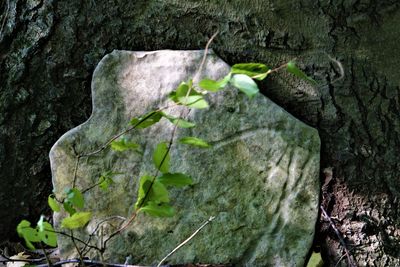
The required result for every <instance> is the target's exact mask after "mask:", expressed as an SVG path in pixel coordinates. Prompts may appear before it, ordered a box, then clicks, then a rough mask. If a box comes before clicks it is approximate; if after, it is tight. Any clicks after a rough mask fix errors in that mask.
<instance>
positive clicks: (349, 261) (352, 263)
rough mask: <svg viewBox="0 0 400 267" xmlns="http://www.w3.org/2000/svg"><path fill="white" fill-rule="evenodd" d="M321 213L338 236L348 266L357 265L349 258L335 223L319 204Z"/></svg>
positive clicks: (349, 255) (354, 266)
mask: <svg viewBox="0 0 400 267" xmlns="http://www.w3.org/2000/svg"><path fill="white" fill-rule="evenodd" d="M320 208H321V211H322V214H323V215H324V217H325V218H326V219H327V220H328V221H329V224H330V226H331V227H332V229H333V231H334V232H335V234H336V236H337V237H338V238H339V242H340V244H341V245H342V247H343V249H344V252H345V253H346V256H347V262H348V264H349V266H350V267H356V266H357V265H356V264H355V263H354V262H353V260H352V258H351V254H350V251H349V250H348V248H347V245H346V242H345V241H344V239H343V237H342V235H341V234H340V232H339V230H338V229H337V227H336V225H335V223H334V222H333V221H332V219H331V217H330V216H329V215H328V213H327V212H326V211H325V209H324V207H323V206H322V205H321V206H320Z"/></svg>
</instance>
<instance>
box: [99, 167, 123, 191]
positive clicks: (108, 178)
mask: <svg viewBox="0 0 400 267" xmlns="http://www.w3.org/2000/svg"><path fill="white" fill-rule="evenodd" d="M116 174H120V173H113V172H111V171H107V172H105V173H103V174H102V175H101V176H100V177H99V187H100V189H101V190H104V191H105V190H107V189H108V188H109V187H110V186H111V185H112V184H113V183H114V180H113V179H112V177H113V176H114V175H116Z"/></svg>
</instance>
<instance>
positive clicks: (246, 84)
mask: <svg viewBox="0 0 400 267" xmlns="http://www.w3.org/2000/svg"><path fill="white" fill-rule="evenodd" d="M230 83H231V84H232V85H233V86H234V87H236V88H237V89H239V90H240V91H242V92H243V93H245V94H246V95H247V96H248V97H250V98H251V97H253V96H255V95H256V94H257V93H258V91H259V90H258V86H257V84H256V83H255V82H254V81H253V80H252V79H251V78H250V77H249V76H247V75H245V74H235V75H233V77H232V79H231V81H230Z"/></svg>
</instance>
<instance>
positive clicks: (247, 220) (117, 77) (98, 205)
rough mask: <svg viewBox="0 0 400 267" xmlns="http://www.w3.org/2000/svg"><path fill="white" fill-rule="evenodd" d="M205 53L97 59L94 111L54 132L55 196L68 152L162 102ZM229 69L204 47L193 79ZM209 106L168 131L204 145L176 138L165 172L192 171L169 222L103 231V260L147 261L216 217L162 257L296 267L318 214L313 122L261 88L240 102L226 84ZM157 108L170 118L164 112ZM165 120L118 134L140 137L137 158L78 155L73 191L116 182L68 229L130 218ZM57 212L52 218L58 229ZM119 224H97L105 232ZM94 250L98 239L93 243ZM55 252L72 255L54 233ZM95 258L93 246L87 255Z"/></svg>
mask: <svg viewBox="0 0 400 267" xmlns="http://www.w3.org/2000/svg"><path fill="white" fill-rule="evenodd" d="M203 53H204V51H168V50H164V51H155V52H129V51H114V52H112V53H111V54H109V55H107V56H105V57H104V58H103V59H102V61H101V62H100V63H99V65H98V66H97V68H96V70H95V72H94V75H93V80H92V97H93V113H92V116H91V117H90V118H89V120H88V121H87V122H85V123H84V124H82V125H80V126H78V127H77V128H74V129H72V130H70V131H69V132H67V133H66V134H65V135H63V136H62V137H61V138H60V139H59V140H58V141H57V143H56V144H55V145H54V147H53V148H52V150H51V152H50V158H51V165H52V174H53V184H54V187H55V191H56V195H58V197H60V198H61V197H62V193H63V191H64V188H66V187H71V186H72V183H73V177H74V166H75V163H76V154H85V153H88V152H91V151H94V150H96V149H97V148H99V147H101V145H103V144H104V143H106V142H107V140H109V139H110V138H111V137H112V136H114V135H116V134H117V133H119V132H121V131H123V130H124V129H126V128H127V127H128V126H127V124H128V122H129V120H130V118H132V117H137V116H140V115H143V114H145V113H147V112H149V111H151V110H153V109H155V108H157V107H164V106H167V105H168V104H170V101H169V100H168V94H169V93H170V92H171V90H173V89H175V88H176V87H177V86H178V85H179V84H180V82H181V81H187V80H188V79H189V78H192V77H193V76H194V75H195V73H196V71H197V69H198V67H199V64H200V62H201V59H202V56H203ZM229 68H230V67H229V66H228V65H227V64H226V63H225V62H223V61H222V60H221V59H219V58H218V57H217V56H216V55H215V54H213V53H212V52H210V53H209V54H208V56H207V60H206V63H205V66H204V69H203V72H202V74H201V76H203V77H210V78H214V79H219V78H222V77H224V76H225V75H226V74H227V73H228V72H229ZM206 98H207V101H208V102H209V104H210V108H209V109H208V110H193V111H192V112H190V114H189V117H188V119H189V120H191V121H193V122H195V123H196V124H197V127H195V128H192V129H179V130H178V131H177V133H176V138H181V137H184V136H196V137H199V138H202V139H204V140H207V141H208V142H209V143H211V144H212V145H213V147H212V148H210V149H194V148H190V147H187V146H185V145H179V144H177V143H176V144H174V145H173V148H172V150H171V172H182V173H185V174H188V175H190V176H191V177H192V178H193V181H194V183H193V185H191V186H188V187H185V188H183V189H172V190H171V193H170V197H171V204H172V205H173V206H174V207H175V208H176V211H177V214H176V215H175V216H174V217H172V218H153V217H150V216H146V215H145V214H139V215H138V217H137V218H136V219H135V221H134V223H133V224H132V225H131V226H130V227H129V228H128V229H127V230H126V231H124V232H123V233H122V234H121V235H118V236H117V237H115V238H113V239H112V240H111V241H110V242H109V245H108V249H107V252H106V254H105V256H106V258H107V260H109V261H114V262H124V261H125V259H126V257H128V256H130V257H131V259H132V263H135V264H148V265H150V264H155V263H157V262H158V261H159V260H160V259H162V258H163V257H164V256H165V255H166V254H167V253H168V252H170V251H171V250H172V249H173V248H175V247H176V246H177V245H178V244H179V243H181V242H182V241H183V240H185V239H186V238H187V237H189V236H190V235H191V234H192V233H193V231H195V230H196V229H197V228H198V227H199V226H200V225H201V224H202V223H203V222H204V221H206V220H207V219H208V218H209V217H210V216H215V217H216V218H215V219H214V221H213V222H212V223H210V224H209V225H207V226H206V228H205V229H204V230H203V231H202V232H200V233H199V234H198V235H197V236H196V237H195V238H194V239H193V240H191V241H190V242H189V243H188V244H187V245H186V246H185V247H183V248H182V249H181V250H180V251H178V252H177V253H176V254H174V255H173V256H172V257H171V258H169V259H168V263H171V264H176V263H198V262H201V263H210V264H219V263H223V264H235V265H236V266H303V265H304V262H305V257H306V255H307V253H308V251H309V249H310V247H311V245H312V241H313V237H314V228H315V223H316V220H317V216H318V201H319V186H320V185H319V178H318V177H319V176H318V175H319V157H320V140H319V136H318V133H317V131H316V130H315V129H313V128H311V127H309V126H307V125H306V124H304V123H302V122H300V121H299V120H297V119H296V118H294V117H293V116H292V115H290V114H289V113H287V112H286V111H285V110H283V109H282V108H280V107H279V106H277V105H276V104H274V103H273V102H272V101H270V100H269V99H268V98H266V97H265V96H263V95H257V96H256V97H254V98H253V99H248V98H247V97H246V96H245V95H243V94H242V93H239V92H238V91H237V90H235V89H233V88H229V87H228V88H227V89H226V90H224V91H222V92H219V93H216V94H210V95H207V96H206ZM165 112H168V113H170V114H173V115H176V116H177V115H179V114H180V109H179V108H176V107H173V108H170V109H168V110H166V111H165ZM172 129H173V125H171V124H170V123H169V122H168V121H167V120H165V119H162V120H161V121H160V123H158V124H155V125H154V126H152V127H150V128H147V129H144V130H143V129H142V130H135V131H132V132H131V133H129V134H127V135H125V138H127V139H129V140H132V141H134V142H137V143H139V144H140V145H141V146H142V148H143V154H139V153H133V152H115V151H112V150H111V149H109V148H107V149H105V150H103V151H102V152H101V153H99V154H97V155H94V156H91V157H85V158H81V159H80V162H79V168H78V170H77V172H76V178H77V179H76V185H77V187H78V188H87V187H89V186H90V185H92V184H94V183H96V182H97V181H98V178H99V176H100V175H101V174H102V173H104V172H106V171H108V170H111V171H113V172H117V173H121V174H118V175H116V176H115V178H114V179H115V184H114V185H113V186H112V187H111V188H110V190H109V191H108V192H103V191H102V190H100V189H98V188H96V189H93V190H91V191H88V192H87V193H85V199H86V206H85V210H91V211H93V213H94V219H93V221H92V222H90V223H89V225H88V226H87V227H86V228H85V229H83V230H82V231H80V232H79V233H77V234H76V235H77V236H78V237H80V238H84V236H85V235H87V234H88V233H91V231H93V229H94V228H95V226H96V224H97V223H98V222H99V221H101V220H103V219H105V218H110V217H112V216H117V215H119V216H124V217H129V216H130V215H131V213H132V210H133V204H134V202H135V201H136V193H137V187H138V181H139V178H140V176H142V175H144V174H153V173H154V171H155V169H154V166H153V163H152V153H153V150H154V148H155V146H156V145H157V143H159V142H160V141H167V140H169V139H170V135H171V131H172ZM64 216H65V214H62V213H60V214H55V216H54V219H55V224H56V227H59V226H60V222H61V220H62V218H63V217H64ZM120 223H121V222H120V221H118V219H114V220H110V221H108V222H107V223H105V224H103V230H102V233H103V235H104V237H103V240H104V238H106V237H107V235H109V234H110V233H111V232H113V231H115V230H116V229H117V227H118V225H119V224H120ZM92 242H93V244H96V245H99V243H98V242H101V239H100V238H96V237H95V238H93V239H92ZM59 246H60V249H61V253H62V255H63V256H64V257H72V256H74V252H73V246H72V244H71V242H70V240H68V239H66V238H63V237H60V242H59ZM94 255H95V253H93V256H94Z"/></svg>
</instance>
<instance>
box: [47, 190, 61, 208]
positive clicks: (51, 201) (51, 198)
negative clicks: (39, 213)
mask: <svg viewBox="0 0 400 267" xmlns="http://www.w3.org/2000/svg"><path fill="white" fill-rule="evenodd" d="M47 203H48V204H49V207H50V208H51V209H52V211H54V212H59V211H60V210H61V208H60V205H58V203H57V201H56V200H55V198H54V195H53V194H51V195H50V196H49V197H48V198H47Z"/></svg>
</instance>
